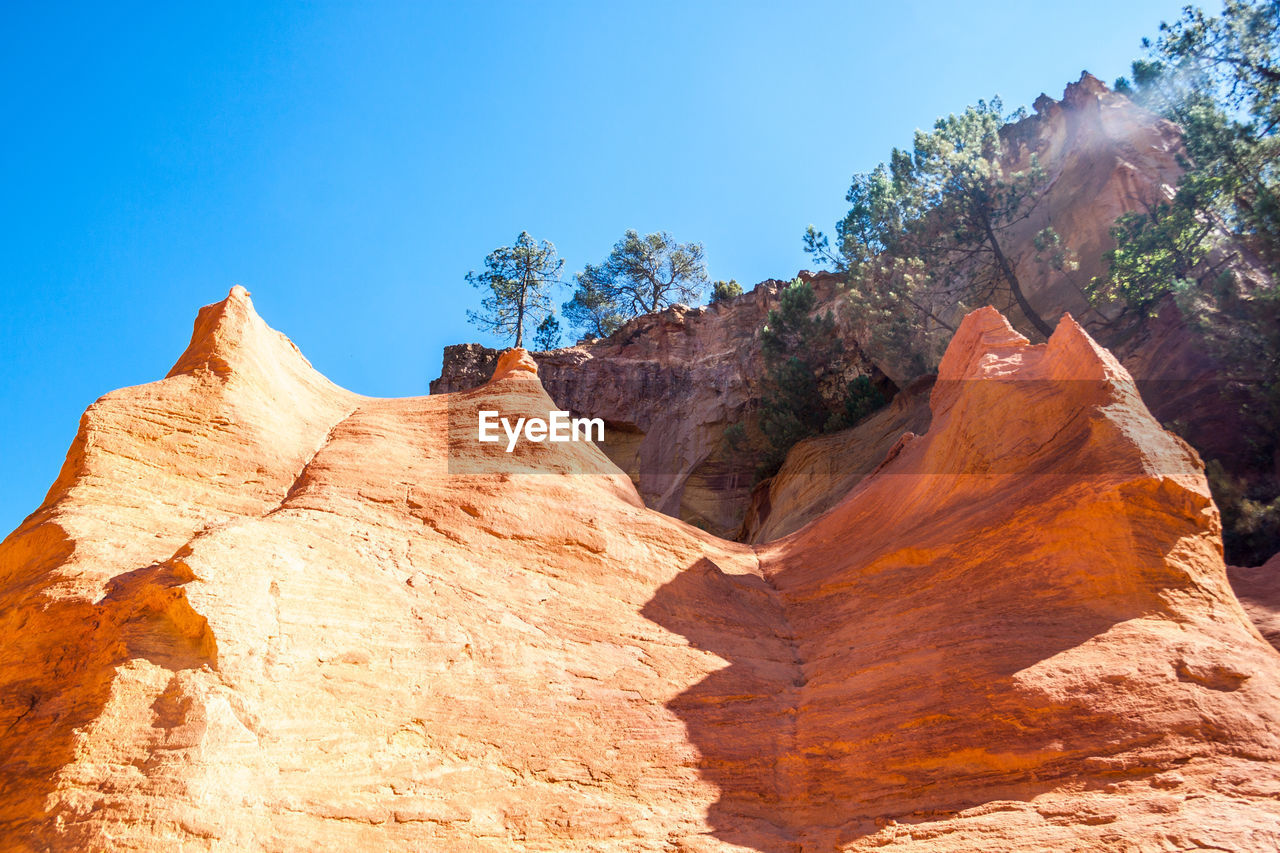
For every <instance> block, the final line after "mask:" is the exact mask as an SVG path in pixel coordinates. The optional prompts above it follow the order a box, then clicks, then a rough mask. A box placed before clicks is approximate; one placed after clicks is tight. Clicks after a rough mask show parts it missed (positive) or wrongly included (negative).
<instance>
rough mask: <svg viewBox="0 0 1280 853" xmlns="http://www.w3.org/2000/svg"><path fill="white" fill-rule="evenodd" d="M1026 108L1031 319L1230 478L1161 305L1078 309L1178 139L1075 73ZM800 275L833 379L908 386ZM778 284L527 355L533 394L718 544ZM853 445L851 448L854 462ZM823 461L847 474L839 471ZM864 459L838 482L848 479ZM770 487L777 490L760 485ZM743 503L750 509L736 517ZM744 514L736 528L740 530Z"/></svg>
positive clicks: (1208, 376)
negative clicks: (1043, 238)
mask: <svg viewBox="0 0 1280 853" xmlns="http://www.w3.org/2000/svg"><path fill="white" fill-rule="evenodd" d="M1035 110H1036V112H1035V114H1033V115H1031V116H1029V117H1027V118H1026V119H1023V120H1022V121H1020V122H1018V123H1016V124H1013V125H1010V126H1009V127H1008V128H1007V129H1006V131H1005V132H1004V136H1005V141H1006V143H1007V145H1008V149H1009V151H1010V157H1011V162H1010V168H1011V169H1020V168H1025V167H1026V166H1027V165H1028V164H1029V162H1030V159H1031V157H1032V155H1035V156H1036V157H1037V158H1038V162H1039V163H1040V165H1041V166H1042V167H1043V168H1044V170H1045V172H1046V175H1047V176H1048V189H1047V191H1046V192H1045V193H1044V195H1043V197H1042V198H1041V199H1040V200H1039V201H1038V203H1037V205H1036V207H1035V209H1034V211H1033V212H1032V214H1031V216H1029V218H1028V219H1027V220H1025V221H1024V222H1022V223H1021V224H1020V226H1019V228H1018V229H1015V232H1014V233H1013V234H1012V235H1011V239H1010V240H1009V245H1007V246H1006V247H1005V248H1006V250H1007V252H1008V254H1009V256H1010V258H1011V259H1012V261H1013V263H1014V265H1015V267H1016V269H1017V274H1018V277H1019V280H1020V281H1021V282H1023V287H1024V289H1025V291H1026V293H1027V297H1028V300H1029V301H1030V303H1031V304H1032V306H1033V307H1034V308H1035V309H1036V310H1037V311H1038V312H1039V313H1040V314H1041V316H1043V317H1049V318H1052V317H1057V316H1060V315H1061V314H1062V313H1063V312H1067V311H1069V312H1071V313H1073V314H1074V315H1076V316H1078V317H1080V318H1081V322H1082V323H1083V324H1084V326H1085V327H1086V328H1087V329H1088V330H1089V331H1090V332H1091V333H1092V334H1093V335H1094V336H1095V337H1096V338H1097V339H1098V340H1100V341H1101V342H1102V343H1103V344H1104V345H1107V346H1109V347H1111V348H1112V349H1113V350H1114V351H1115V353H1116V355H1117V356H1118V357H1119V358H1120V360H1121V363H1122V364H1124V365H1125V367H1126V368H1127V369H1128V370H1129V372H1130V373H1131V374H1132V375H1133V376H1134V377H1136V378H1137V380H1138V383H1139V388H1140V390H1141V392H1142V394H1143V398H1144V401H1145V402H1146V403H1147V405H1148V406H1149V407H1150V408H1151V410H1152V412H1153V413H1154V414H1155V415H1156V418H1157V419H1158V420H1159V421H1160V422H1161V423H1169V422H1173V421H1177V422H1179V423H1180V424H1182V426H1183V429H1184V433H1185V434H1186V435H1188V436H1189V437H1190V438H1191V440H1192V441H1193V443H1194V444H1195V445H1196V447H1197V448H1198V449H1199V450H1200V451H1201V452H1202V453H1204V454H1205V455H1206V458H1217V459H1221V460H1223V461H1224V462H1226V464H1227V466H1228V468H1230V467H1231V464H1232V460H1234V459H1235V458H1236V457H1237V456H1239V455H1240V453H1241V451H1242V444H1243V443H1242V442H1241V441H1240V440H1239V435H1240V432H1239V430H1238V429H1237V428H1235V427H1234V426H1233V423H1234V421H1233V412H1234V409H1235V407H1234V406H1230V405H1226V404H1224V402H1223V400H1222V398H1221V394H1220V392H1221V390H1222V388H1221V386H1222V382H1221V379H1220V373H1221V371H1220V368H1219V366H1218V365H1216V364H1215V363H1214V361H1213V359H1211V358H1209V357H1208V356H1207V355H1206V353H1205V351H1204V347H1203V345H1202V342H1201V340H1200V337H1199V336H1198V335H1196V334H1193V333H1191V332H1190V331H1189V330H1188V329H1187V328H1186V325H1185V324H1184V322H1183V321H1182V319H1181V316H1180V315H1179V314H1178V312H1177V310H1176V308H1174V307H1173V306H1172V305H1168V306H1166V308H1165V310H1164V312H1163V313H1162V314H1161V316H1160V317H1158V318H1156V319H1153V320H1147V319H1145V318H1139V319H1128V318H1126V319H1124V320H1122V321H1116V320H1115V318H1109V317H1107V316H1105V315H1104V314H1103V313H1100V312H1098V311H1096V310H1094V309H1092V308H1091V307H1090V306H1089V304H1088V301H1087V300H1086V298H1085V295H1084V291H1083V288H1084V286H1085V284H1086V283H1087V282H1088V281H1089V280H1090V279H1091V278H1092V277H1093V276H1094V275H1097V274H1099V273H1101V272H1102V271H1103V259H1102V255H1103V252H1104V251H1105V250H1106V249H1107V248H1108V247H1109V246H1110V245H1111V238H1110V229H1111V227H1112V225H1113V223H1114V222H1115V219H1116V217H1117V216H1118V215H1120V214H1121V213H1123V212H1125V211H1128V210H1134V209H1138V208H1140V207H1141V206H1142V205H1144V204H1150V203H1153V202H1156V201H1159V200H1162V199H1164V198H1166V197H1168V196H1169V195H1170V194H1171V193H1172V192H1173V188H1174V186H1176V184H1177V182H1178V178H1179V176H1180V175H1181V172H1182V169H1181V166H1180V165H1179V162H1178V157H1179V155H1180V153H1181V152H1182V138H1181V133H1180V132H1179V130H1178V128H1177V127H1176V126H1175V125H1173V124H1171V123H1170V122H1168V121H1165V120H1163V119H1160V118H1158V117H1157V116H1155V115H1152V114H1151V113H1148V112H1146V111H1144V110H1142V109H1139V108H1138V107H1136V106H1134V104H1133V103H1132V102H1131V101H1129V99H1128V98H1126V97H1125V96H1123V95H1120V94H1116V93H1114V92H1111V91H1109V90H1108V89H1107V87H1106V86H1105V85H1104V84H1103V83H1102V82H1100V81H1099V80H1097V78H1095V77H1092V76H1091V75H1089V74H1084V75H1082V76H1081V78H1080V80H1079V81H1078V82H1076V83H1072V84H1070V85H1068V86H1067V87H1066V91H1065V92H1064V94H1063V97H1062V100H1061V101H1055V100H1053V99H1052V98H1049V97H1048V96H1045V95H1042V96H1041V97H1040V98H1039V99H1037V101H1036V104H1035ZM1049 224H1053V226H1054V227H1055V229H1056V230H1057V231H1058V233H1059V235H1060V236H1061V237H1062V239H1063V242H1064V244H1065V245H1067V246H1069V247H1071V248H1072V250H1073V251H1074V253H1075V259H1076V261H1077V262H1078V265H1079V266H1078V268H1077V269H1075V270H1067V271H1063V270H1055V269H1053V268H1052V267H1051V266H1049V265H1047V264H1045V263H1042V262H1040V261H1039V260H1038V259H1037V256H1038V255H1039V254H1040V252H1039V251H1038V250H1037V249H1036V247H1035V235H1036V234H1037V233H1038V232H1040V231H1041V230H1042V229H1043V228H1045V227H1046V226H1047V225H1049ZM801 277H803V278H806V279H808V280H810V281H811V282H812V283H813V286H814V290H815V293H816V294H817V295H818V302H819V306H818V310H819V311H828V310H831V311H833V313H834V314H835V316H836V318H837V321H838V322H839V324H840V328H841V329H842V331H843V334H844V341H845V344H846V349H847V351H848V353H849V359H848V363H847V364H845V365H842V368H843V369H844V370H845V371H846V372H847V374H848V376H849V378H851V379H852V378H853V377H854V376H857V375H871V376H873V377H874V378H875V379H876V381H877V382H878V384H880V385H881V386H882V387H884V388H885V389H886V390H888V391H890V392H892V391H893V390H896V388H895V386H894V385H893V383H897V385H906V384H908V381H909V380H910V379H911V378H912V377H909V376H904V375H902V373H901V369H902V368H901V365H897V364H894V363H893V362H892V361H888V360H885V359H881V358H876V354H875V353H870V354H866V353H864V350H863V347H862V346H861V345H862V344H863V343H865V341H861V340H859V337H858V334H857V332H856V330H855V326H856V324H855V323H854V322H853V318H852V317H850V316H849V314H848V310H847V308H846V304H845V300H844V299H843V298H842V297H841V281H840V279H839V277H837V276H834V275H831V274H827V273H819V274H816V275H815V274H810V273H801ZM781 286H782V283H781V282H778V281H772V280H771V281H767V282H763V283H762V284H760V285H758V286H757V287H756V288H755V289H754V290H752V291H749V292H747V293H745V294H743V295H742V296H741V297H739V298H738V299H736V300H732V301H730V302H728V303H720V304H713V305H710V306H707V307H706V308H698V309H685V308H673V309H669V310H667V311H664V312H661V313H659V314H654V315H648V316H644V317H640V318H637V319H636V320H634V321H632V322H631V323H629V324H628V325H627V326H625V327H624V328H623V329H622V330H620V331H619V332H618V333H617V334H615V335H614V336H612V337H610V338H607V339H604V340H592V341H586V342H583V343H581V344H579V345H577V346H574V347H568V348H565V349H560V350H556V351H554V352H550V353H539V354H538V355H537V356H536V357H537V359H538V363H539V367H540V370H541V373H542V378H543V384H544V385H545V387H546V389H547V391H548V393H550V394H551V396H552V398H554V399H555V400H556V401H557V402H558V403H560V404H561V406H562V407H564V408H566V409H572V410H573V411H576V412H579V413H583V414H590V415H592V416H597V415H598V416H601V417H603V418H605V419H606V421H608V423H609V425H610V429H609V433H608V436H607V440H606V446H605V448H604V449H605V452H606V453H607V454H608V455H609V456H610V458H611V459H613V460H614V461H615V462H616V463H617V464H618V465H619V467H621V468H622V469H623V470H624V471H627V472H628V473H629V474H630V475H631V476H632V479H633V481H634V482H635V483H636V485H637V487H638V489H639V492H640V494H641V496H642V497H643V498H644V500H645V502H646V504H648V505H649V506H651V507H653V508H655V509H658V510H660V511H662V512H665V513H668V514H670V515H675V516H677V517H678V518H682V519H684V520H686V521H689V522H690V523H693V524H695V525H697V526H699V527H702V528H704V529H706V530H709V531H711V532H714V533H716V534H717V535H720V536H732V535H735V532H736V531H739V530H743V531H746V530H748V529H753V528H755V526H756V525H757V524H758V518H756V513H757V510H758V507H759V505H760V504H761V502H762V501H767V500H768V497H767V496H766V495H763V494H761V495H756V496H755V498H754V499H753V498H752V496H751V492H752V485H753V479H754V478H753V475H754V470H755V467H756V464H757V460H756V459H755V458H754V457H753V456H750V455H745V456H744V455H742V454H734V453H733V452H732V451H731V449H730V448H728V447H727V446H726V443H725V441H724V431H725V429H726V428H727V427H728V426H730V425H732V424H735V423H741V422H743V421H746V420H750V419H751V418H752V417H753V416H754V412H755V410H756V406H757V405H758V401H759V397H760V377H761V375H762V373H763V363H762V361H761V358H760V355H759V340H758V334H759V329H760V326H761V325H762V324H763V323H764V321H765V318H766V317H767V316H768V312H769V310H770V309H771V308H773V307H775V306H776V304H777V294H778V291H779V289H780V287H781ZM1009 310H1012V311H1015V312H1016V310H1017V309H1016V306H1009ZM959 319H960V318H959V317H956V318H955V320H956V321H957V322H958V321H959ZM497 355H498V353H497V351H496V350H491V349H486V348H484V347H480V346H478V345H474V344H461V345H457V346H452V347H448V348H446V350H445V354H444V364H443V368H442V374H441V376H440V378H439V379H437V380H436V381H435V382H433V383H432V384H431V389H432V393H446V392H450V391H459V390H465V389H468V388H474V387H477V386H479V385H481V384H483V383H484V382H486V381H487V380H488V378H489V376H490V375H491V374H492V369H493V365H494V363H495V360H496V358H497ZM886 377H887V378H888V379H886ZM890 380H891V381H890ZM890 421H892V418H891V417H889V416H884V417H882V418H881V419H880V420H879V421H878V422H877V426H878V427H881V428H883V427H887V426H888V425H889V422H890ZM903 423H905V421H904V422H903ZM876 428H877V427H872V428H871V432H875V431H876ZM889 432H892V430H889ZM883 438H884V433H883V432H881V433H879V434H877V436H876V437H875V439H874V440H873V442H872V448H873V449H874V450H875V451H876V452H875V453H873V454H871V455H873V456H875V457H876V461H878V459H879V454H880V451H881V450H882V449H885V448H883V447H882V445H883V441H882V439H883ZM895 438H896V435H894V436H893V437H892V438H890V439H889V443H890V444H892V441H893V439H895ZM824 441H825V439H824ZM828 444H829V445H830V446H833V447H834V446H836V445H840V446H841V447H845V448H847V447H852V446H855V445H858V446H862V445H863V444H864V443H863V442H862V441H861V439H860V438H859V437H856V436H855V437H846V438H844V439H836V438H832V439H831V440H830V442H829V443H828ZM819 446H828V445H825V444H822V443H821V442H819V443H817V444H812V443H811V444H808V445H804V446H803V452H804V453H806V454H808V459H807V460H806V461H803V462H801V463H800V467H802V468H803V467H804V465H811V464H817V465H818V466H819V467H822V466H824V465H830V464H831V463H827V462H822V461H820V460H818V459H816V458H815V457H814V456H813V454H814V451H815V450H816V449H817V447H819ZM866 450H867V448H866V447H865V446H864V447H863V450H862V452H865V451H866ZM836 464H837V465H838V467H840V468H841V469H842V470H844V471H850V472H853V469H852V468H850V467H849V460H845V459H842V460H841V461H840V462H839V463H836ZM874 464H875V463H874V462H872V463H871V464H870V465H869V466H867V467H866V469H865V470H858V471H856V472H853V473H856V474H857V475H858V476H860V475H861V474H863V473H866V470H870V467H874ZM855 467H856V466H855ZM796 471H797V467H796V465H793V466H791V472H792V473H793V474H794V473H795V472H796ZM855 479H856V478H855ZM778 488H781V484H775V485H774V486H773V487H772V489H773V490H775V491H776V490H777V489H778ZM788 488H789V487H788ZM753 500H754V501H755V504H756V507H755V508H752V509H751V510H750V511H749V510H748V505H749V504H750V503H752V501H753ZM825 508H826V507H825V506H824V507H822V509H825ZM749 512H750V514H751V516H752V517H751V518H747V519H746V522H745V527H744V526H742V525H743V522H744V517H745V516H747V515H748V513H749ZM810 517H812V515H811V514H810V515H807V516H805V520H807V519H808V518H810ZM783 527H786V529H787V530H792V529H794V526H790V527H788V526H786V525H783ZM782 529H783V528H782V527H773V526H770V527H768V528H767V529H762V530H755V532H754V533H753V534H752V535H753V536H755V537H760V536H764V537H765V538H768V537H769V536H771V535H773V534H775V533H776V532H778V531H779V530H782ZM752 541H763V540H761V539H758V538H753V539H752Z"/></svg>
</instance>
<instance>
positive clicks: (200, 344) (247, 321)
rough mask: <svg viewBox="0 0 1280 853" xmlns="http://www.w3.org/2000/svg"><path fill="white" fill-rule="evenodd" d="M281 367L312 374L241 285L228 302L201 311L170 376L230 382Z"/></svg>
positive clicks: (170, 371)
mask: <svg viewBox="0 0 1280 853" xmlns="http://www.w3.org/2000/svg"><path fill="white" fill-rule="evenodd" d="M281 369H286V370H298V369H302V370H306V371H308V372H310V371H312V367H311V363H310V362H309V361H307V359H306V357H305V356H303V355H302V352H301V351H300V350H299V349H298V348H297V347H296V346H295V345H294V344H293V342H292V341H290V340H289V339H288V338H287V337H285V336H284V335H282V334H281V333H279V332H277V331H275V330H274V329H272V328H271V327H269V326H268V325H267V324H266V323H265V322H263V320H262V318H261V317H259V316H258V312H257V311H255V310H254V307H253V300H252V299H250V298H249V291H248V290H246V289H245V288H244V287H243V286H242V285H239V284H237V285H234V286H233V287H232V288H231V291H230V292H229V293H228V294H227V298H226V299H223V300H222V301H221V302H215V303H213V304H212V305H206V306H204V307H203V308H201V309H200V311H199V313H198V314H197V315H196V321H195V327H194V328H193V329H192V332H191V343H190V344H188V345H187V349H186V351H185V352H183V353H182V355H181V356H180V357H179V358H178V361H177V362H176V363H175V364H174V365H173V367H172V369H170V370H169V373H168V374H167V376H178V375H180V374H184V373H186V374H196V373H204V372H208V373H212V374H214V375H216V376H218V377H221V378H223V379H226V378H229V377H230V376H231V375H232V374H236V373H245V372H250V371H254V370H259V371H261V370H265V371H268V372H276V371H279V370H281Z"/></svg>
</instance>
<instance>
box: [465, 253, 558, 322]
mask: <svg viewBox="0 0 1280 853" xmlns="http://www.w3.org/2000/svg"><path fill="white" fill-rule="evenodd" d="M484 265H485V271H484V272H482V273H477V272H476V271H475V270H472V271H471V272H469V273H467V276H466V278H467V281H468V282H470V283H471V284H472V286H474V287H475V288H477V289H478V290H480V291H481V292H484V291H488V293H487V294H486V295H485V297H484V298H483V299H482V300H481V303H480V304H481V308H482V310H481V311H478V312H477V311H468V312H467V319H468V320H470V321H471V323H473V324H474V325H475V326H477V327H478V328H480V329H482V330H484V331H486V332H492V333H493V334H495V335H498V336H499V337H511V338H514V343H513V346H517V347H519V346H523V345H524V344H523V341H524V327H525V325H526V324H528V323H531V322H532V321H533V320H534V319H536V318H538V317H544V316H546V315H547V314H549V313H550V311H551V297H550V294H549V290H550V287H551V285H552V284H554V283H556V282H558V281H559V275H560V270H561V269H562V268H563V267H564V261H562V260H560V259H559V258H558V257H557V256H556V247H555V246H554V245H553V244H551V243H549V242H547V241H546V240H543V241H541V242H538V241H535V240H534V239H533V238H532V237H530V236H529V232H528V231H521V232H520V236H519V237H517V238H516V242H515V245H514V246H500V247H499V248H497V249H494V250H493V251H492V252H490V253H489V254H488V255H487V256H485V259H484Z"/></svg>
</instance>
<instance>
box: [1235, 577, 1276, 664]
mask: <svg viewBox="0 0 1280 853" xmlns="http://www.w3.org/2000/svg"><path fill="white" fill-rule="evenodd" d="M1227 576H1228V577H1229V578H1231V588H1232V589H1233V590H1235V593H1236V596H1237V597H1238V598H1239V599H1240V603H1241V604H1242V605H1243V606H1244V611H1245V612H1246V613H1248V614H1249V618H1250V619H1252V620H1253V624H1255V625H1257V626H1258V630H1259V631H1261V632H1262V636H1263V637H1265V638H1266V639H1267V641H1268V642H1269V643H1271V645H1273V646H1275V647H1276V648H1277V649H1280V554H1276V555H1275V556H1274V557H1272V558H1271V559H1270V560H1268V561H1267V562H1266V563H1264V564H1263V565H1261V566H1250V567H1246V566H1227Z"/></svg>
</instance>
